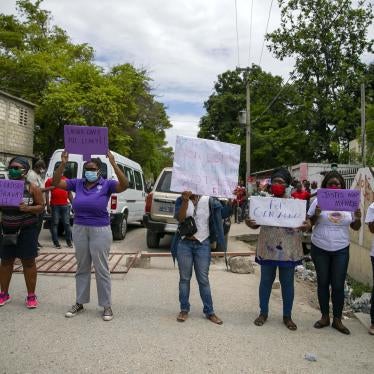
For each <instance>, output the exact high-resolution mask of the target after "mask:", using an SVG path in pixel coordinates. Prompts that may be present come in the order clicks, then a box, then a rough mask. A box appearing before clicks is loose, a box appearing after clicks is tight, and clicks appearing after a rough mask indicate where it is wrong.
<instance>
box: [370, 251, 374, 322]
mask: <svg viewBox="0 0 374 374" xmlns="http://www.w3.org/2000/svg"><path fill="white" fill-rule="evenodd" d="M370 258H371V266H372V268H373V288H372V290H371V309H370V317H371V324H372V325H374V257H370Z"/></svg>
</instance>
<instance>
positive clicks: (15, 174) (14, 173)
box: [9, 169, 23, 179]
mask: <svg viewBox="0 0 374 374" xmlns="http://www.w3.org/2000/svg"><path fill="white" fill-rule="evenodd" d="M22 176H23V169H9V179H20V178H21V177H22Z"/></svg>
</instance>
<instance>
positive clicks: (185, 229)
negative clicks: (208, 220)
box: [178, 216, 197, 236]
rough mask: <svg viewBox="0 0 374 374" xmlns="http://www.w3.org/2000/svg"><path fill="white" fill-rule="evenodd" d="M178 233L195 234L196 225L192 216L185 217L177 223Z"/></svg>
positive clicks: (183, 234)
mask: <svg viewBox="0 0 374 374" xmlns="http://www.w3.org/2000/svg"><path fill="white" fill-rule="evenodd" d="M178 230H179V234H180V236H192V235H194V234H196V232H197V227H196V222H195V219H194V218H193V217H191V216H190V217H187V218H186V219H185V220H184V221H183V222H181V223H180V224H179V228H178Z"/></svg>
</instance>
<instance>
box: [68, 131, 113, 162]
mask: <svg viewBox="0 0 374 374" xmlns="http://www.w3.org/2000/svg"><path fill="white" fill-rule="evenodd" d="M64 140H65V150H66V151H67V152H69V153H74V154H77V155H83V160H84V161H88V160H90V158H91V155H93V154H95V155H106V154H107V153H108V128H107V127H96V126H74V125H66V126H64Z"/></svg>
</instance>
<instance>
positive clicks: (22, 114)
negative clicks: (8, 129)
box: [18, 107, 29, 126]
mask: <svg viewBox="0 0 374 374" xmlns="http://www.w3.org/2000/svg"><path fill="white" fill-rule="evenodd" d="M18 109H19V124H20V125H21V126H22V125H23V126H27V125H28V123H29V121H28V110H27V109H26V108H22V107H18Z"/></svg>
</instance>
